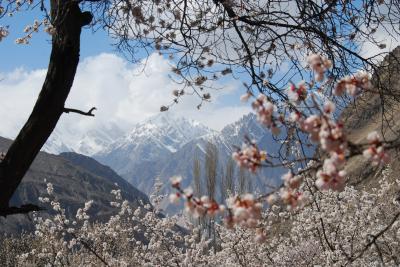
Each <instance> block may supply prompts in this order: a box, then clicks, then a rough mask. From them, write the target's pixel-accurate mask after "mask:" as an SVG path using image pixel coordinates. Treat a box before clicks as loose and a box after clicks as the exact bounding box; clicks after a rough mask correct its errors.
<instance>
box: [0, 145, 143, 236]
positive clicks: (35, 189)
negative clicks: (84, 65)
mask: <svg viewBox="0 0 400 267" xmlns="http://www.w3.org/2000/svg"><path fill="white" fill-rule="evenodd" d="M10 144H11V140H8V139H5V138H1V137H0V151H6V150H7V148H8V147H9V145H10ZM44 179H46V180H47V182H50V183H52V184H53V186H54V195H55V196H56V197H57V199H58V200H59V201H60V202H61V205H62V206H63V207H65V208H66V212H67V214H68V215H69V216H75V213H76V210H77V209H78V208H80V207H82V206H84V203H85V202H87V201H89V200H93V201H94V203H93V206H92V209H91V214H92V215H94V216H96V219H97V220H102V219H103V218H107V217H109V215H110V214H111V213H113V212H114V209H113V208H112V207H111V206H110V201H113V199H114V198H113V195H112V194H110V192H111V190H113V189H118V188H120V189H121V191H122V196H123V198H124V199H127V200H128V201H130V202H131V203H132V205H134V206H138V205H143V204H142V203H144V204H147V203H149V200H148V198H147V196H146V195H145V194H144V193H142V192H140V191H139V190H137V189H136V188H135V187H133V186H132V185H130V184H129V183H127V182H126V181H125V180H124V179H123V178H121V177H120V176H118V175H117V174H116V173H115V172H114V171H113V170H111V169H110V168H109V167H107V166H104V165H101V164H100V163H98V162H97V161H95V160H93V159H91V158H89V157H86V156H83V155H79V154H76V153H64V154H62V155H60V156H56V155H52V154H48V153H45V152H41V153H39V155H38V157H37V158H36V159H35V161H34V162H33V164H32V166H31V168H30V169H29V171H28V172H27V174H26V175H25V177H24V179H23V181H22V183H21V185H20V186H19V188H18V190H17V192H16V193H15V194H14V196H13V198H12V201H11V205H15V206H20V205H21V204H28V203H32V204H37V205H40V206H43V204H42V203H39V201H38V197H39V196H46V194H47V193H46V183H45V182H44ZM46 212H47V211H44V212H42V213H43V214H46ZM32 226H33V224H32V222H31V221H30V219H29V217H28V216H27V215H13V216H8V217H7V218H0V232H7V233H16V232H19V231H21V230H26V231H29V230H31V229H32Z"/></svg>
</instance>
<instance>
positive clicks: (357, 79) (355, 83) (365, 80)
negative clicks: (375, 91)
mask: <svg viewBox="0 0 400 267" xmlns="http://www.w3.org/2000/svg"><path fill="white" fill-rule="evenodd" d="M371 86H372V84H371V75H370V74H369V73H367V72H365V71H359V72H358V73H356V74H355V75H352V76H346V77H344V78H342V79H340V80H339V82H338V83H337V84H336V86H335V89H334V92H333V93H334V94H335V95H337V96H340V95H342V94H343V93H344V92H347V94H349V95H351V96H357V95H359V94H360V93H361V92H363V91H366V90H369V89H370V88H371Z"/></svg>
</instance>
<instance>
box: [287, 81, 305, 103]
mask: <svg viewBox="0 0 400 267" xmlns="http://www.w3.org/2000/svg"><path fill="white" fill-rule="evenodd" d="M287 95H288V97H289V100H290V101H292V102H294V103H296V104H298V103H300V102H301V101H304V100H306V98H307V86H306V83H305V82H304V81H301V82H299V83H298V84H297V85H294V84H293V83H292V84H290V85H289V88H288V90H287Z"/></svg>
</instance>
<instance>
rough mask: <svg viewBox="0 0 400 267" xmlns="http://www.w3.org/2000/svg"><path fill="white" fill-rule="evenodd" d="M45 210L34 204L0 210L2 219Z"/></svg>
mask: <svg viewBox="0 0 400 267" xmlns="http://www.w3.org/2000/svg"><path fill="white" fill-rule="evenodd" d="M41 210H45V209H44V208H42V207H39V206H36V205H34V204H25V205H22V206H21V207H8V208H5V209H0V216H2V217H7V216H8V215H13V214H26V213H29V212H32V211H41Z"/></svg>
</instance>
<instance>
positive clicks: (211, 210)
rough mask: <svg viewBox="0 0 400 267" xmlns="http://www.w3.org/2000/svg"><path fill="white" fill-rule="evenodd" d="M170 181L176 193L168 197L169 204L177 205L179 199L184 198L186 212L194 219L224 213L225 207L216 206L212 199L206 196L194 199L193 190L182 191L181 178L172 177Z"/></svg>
mask: <svg viewBox="0 0 400 267" xmlns="http://www.w3.org/2000/svg"><path fill="white" fill-rule="evenodd" d="M170 180H171V184H172V187H173V188H175V189H176V190H177V191H178V192H176V193H173V194H170V195H169V200H170V202H171V203H175V204H177V203H178V202H179V200H180V199H182V198H184V199H185V210H186V212H188V213H189V214H192V215H193V216H194V217H196V218H199V217H203V216H206V215H207V216H215V215H217V214H219V213H223V212H224V211H225V206H224V205H220V204H218V203H217V202H216V201H215V200H214V199H211V198H209V197H208V196H202V197H200V198H196V197H195V196H194V195H193V190H192V189H191V188H187V189H182V188H181V182H182V177H181V176H173V177H171V179H170Z"/></svg>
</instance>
